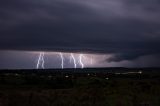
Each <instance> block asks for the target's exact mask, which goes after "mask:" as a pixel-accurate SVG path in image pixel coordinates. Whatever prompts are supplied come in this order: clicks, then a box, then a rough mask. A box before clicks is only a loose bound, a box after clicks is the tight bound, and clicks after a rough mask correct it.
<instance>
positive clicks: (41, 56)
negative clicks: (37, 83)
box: [37, 52, 45, 69]
mask: <svg viewBox="0 0 160 106" xmlns="http://www.w3.org/2000/svg"><path fill="white" fill-rule="evenodd" d="M44 63H45V61H44V52H40V54H39V57H38V62H37V69H39V68H40V67H41V68H42V69H44Z"/></svg>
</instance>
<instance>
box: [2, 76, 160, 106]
mask: <svg viewBox="0 0 160 106" xmlns="http://www.w3.org/2000/svg"><path fill="white" fill-rule="evenodd" d="M159 76H160V74H151V73H149V74H142V75H139V74H134V75H107V76H106V74H104V75H103V76H101V77H99V76H96V74H95V75H92V73H90V74H87V73H84V74H83V75H81V76H76V75H73V74H68V75H66V74H63V75H61V74H55V75H52V74H42V75H39V74H33V73H32V74H19V73H18V74H15V73H3V74H1V75H0V106H160V82H159V81H160V79H159V78H160V77H159Z"/></svg>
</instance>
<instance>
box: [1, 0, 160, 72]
mask: <svg viewBox="0 0 160 106" xmlns="http://www.w3.org/2000/svg"><path fill="white" fill-rule="evenodd" d="M42 52H44V53H45V55H44V60H45V68H61V58H60V55H59V53H62V54H63V56H64V67H65V68H74V64H73V60H72V61H70V55H71V53H73V55H74V56H75V59H76V62H77V67H81V64H80V62H79V56H80V55H81V54H82V55H83V58H82V62H83V63H84V67H159V66H160V1H159V0H1V1H0V69H15V68H25V69H30V68H36V64H37V61H38V56H39V54H40V53H42ZM91 61H92V62H91Z"/></svg>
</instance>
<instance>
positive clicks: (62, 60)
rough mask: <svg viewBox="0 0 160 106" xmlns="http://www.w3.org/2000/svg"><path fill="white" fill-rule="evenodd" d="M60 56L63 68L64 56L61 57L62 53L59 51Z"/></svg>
mask: <svg viewBox="0 0 160 106" xmlns="http://www.w3.org/2000/svg"><path fill="white" fill-rule="evenodd" d="M59 55H60V57H61V68H62V69H63V68H64V58H63V54H62V53H59Z"/></svg>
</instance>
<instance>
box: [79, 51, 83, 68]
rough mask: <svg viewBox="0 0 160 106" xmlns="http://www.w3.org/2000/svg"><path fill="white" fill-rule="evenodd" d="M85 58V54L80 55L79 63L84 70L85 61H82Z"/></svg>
mask: <svg viewBox="0 0 160 106" xmlns="http://www.w3.org/2000/svg"><path fill="white" fill-rule="evenodd" d="M83 57H84V56H83V54H80V55H79V62H80V64H81V68H84V64H83V61H82V58H83Z"/></svg>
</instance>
